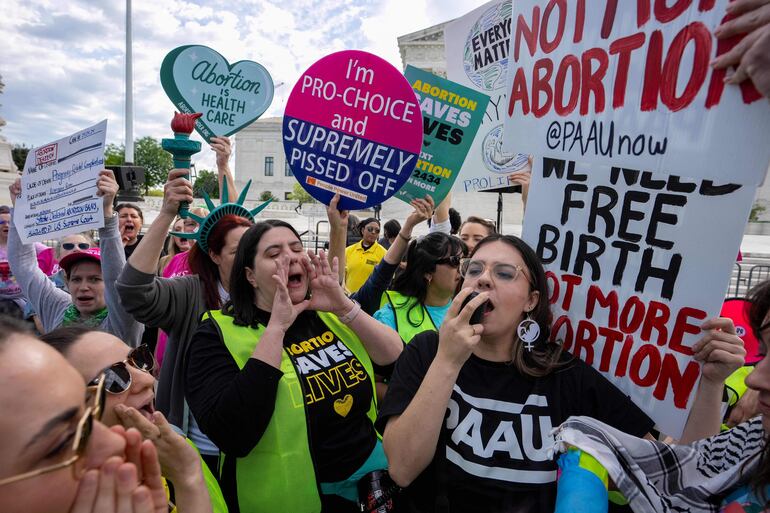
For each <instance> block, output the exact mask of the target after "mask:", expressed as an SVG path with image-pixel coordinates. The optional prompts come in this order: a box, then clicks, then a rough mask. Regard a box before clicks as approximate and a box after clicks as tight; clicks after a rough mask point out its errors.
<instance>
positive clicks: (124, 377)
mask: <svg viewBox="0 0 770 513" xmlns="http://www.w3.org/2000/svg"><path fill="white" fill-rule="evenodd" d="M126 364H128V365H131V367H134V368H135V369H139V370H141V371H144V372H147V373H149V374H152V373H153V371H154V370H155V367H156V366H157V363H156V362H155V357H154V356H153V354H152V351H150V348H149V347H148V346H147V344H142V345H141V346H139V347H137V348H136V349H132V350H131V352H130V353H128V356H126V359H125V360H123V361H122V362H116V363H113V364H112V365H110V366H109V367H106V368H105V369H104V370H103V371H102V374H103V375H104V390H105V391H107V392H108V393H110V394H122V393H123V392H125V391H126V390H128V389H129V388H130V387H131V371H129V370H128V367H126ZM98 379H99V378H94V380H92V381H91V382H90V383H89V386H92V385H94V384H95V382H96V381H97V380H98Z"/></svg>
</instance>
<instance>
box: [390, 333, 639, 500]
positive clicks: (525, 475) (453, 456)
mask: <svg viewBox="0 0 770 513" xmlns="http://www.w3.org/2000/svg"><path fill="white" fill-rule="evenodd" d="M437 349H438V333H436V332H432V331H429V332H424V333H420V334H418V335H417V336H415V338H414V339H412V342H411V343H410V344H409V345H407V346H406V349H404V352H403V353H402V354H401V357H400V358H399V359H398V362H397V363H396V368H395V371H394V373H393V376H392V378H391V381H390V386H389V388H388V392H387V394H386V396H385V399H384V400H383V403H382V406H381V408H380V417H379V419H378V421H377V426H378V428H379V429H380V431H382V430H384V427H385V425H386V424H387V420H388V418H389V417H391V416H394V415H400V414H401V413H403V412H404V410H405V409H406V408H407V406H409V403H410V402H411V400H412V398H413V397H414V395H415V394H416V393H417V389H418V388H419V386H420V384H421V383H422V380H423V377H424V376H425V374H426V372H427V370H428V367H429V366H430V364H431V362H432V361H433V359H434V357H435V356H436V351H437ZM563 361H565V362H568V363H565V365H563V366H561V367H559V368H558V369H557V370H555V371H554V372H552V373H551V374H549V375H548V376H545V377H542V378H531V377H527V376H524V375H522V374H520V373H519V372H518V371H517V370H516V369H515V368H514V367H513V366H511V365H509V364H506V363H498V362H490V361H486V360H482V359H481V358H478V357H476V356H474V355H471V357H470V358H469V359H468V361H467V362H466V363H465V365H464V366H463V368H462V369H461V371H460V374H459V376H458V378H457V381H456V382H455V385H454V390H453V391H452V395H451V397H450V400H449V404H448V406H447V416H446V418H445V420H444V425H443V428H442V433H441V435H440V439H439V448H438V449H437V450H436V456H435V457H434V460H433V462H432V463H431V464H430V466H429V467H428V468H427V469H425V471H423V472H422V474H421V475H420V476H419V477H418V478H417V479H416V480H415V481H414V482H413V483H412V484H411V485H410V487H409V488H408V490H407V492H406V495H407V498H408V500H409V501H410V503H411V504H410V507H411V510H412V511H419V512H430V511H433V510H434V505H435V500H436V495H437V494H438V493H439V490H438V489H437V483H436V481H437V469H440V468H441V467H443V468H444V472H443V473H440V475H442V476H443V479H444V480H445V481H444V482H445V485H443V486H442V487H441V488H443V489H444V490H445V493H446V494H447V498H448V499H449V503H450V511H451V513H463V512H477V511H484V512H488V513H503V512H505V513H510V512H519V511H553V508H554V501H555V498H556V471H557V465H556V462H555V461H552V460H551V458H550V457H549V454H548V452H549V450H550V449H552V447H553V437H552V436H551V435H550V432H551V430H552V428H554V427H556V426H558V425H560V424H561V423H562V422H563V421H565V420H566V419H567V418H568V417H569V416H571V415H588V416H591V417H594V418H597V419H599V420H601V421H603V422H606V423H607V424H609V425H611V426H613V427H616V428H618V429H620V430H622V431H625V432H627V433H630V434H633V435H637V436H643V435H644V434H646V433H647V432H649V431H650V429H651V428H652V426H653V421H652V420H651V419H650V418H649V417H647V415H645V414H644V413H643V412H642V411H641V410H640V409H639V408H638V407H637V406H636V405H634V404H633V403H632V402H631V400H630V399H629V398H628V397H627V396H625V395H624V394H623V393H622V392H620V390H618V389H617V388H616V387H615V386H614V385H613V384H612V383H610V382H609V381H607V380H606V379H605V378H604V377H603V376H602V375H601V374H599V373H598V372H597V371H596V370H594V369H593V368H592V367H590V366H589V365H587V364H586V363H584V362H583V361H582V360H580V359H577V358H572V356H571V355H569V354H566V353H565V355H564V357H563ZM444 458H445V459H444ZM442 460H443V461H442Z"/></svg>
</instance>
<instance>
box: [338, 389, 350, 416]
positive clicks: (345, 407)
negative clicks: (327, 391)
mask: <svg viewBox="0 0 770 513" xmlns="http://www.w3.org/2000/svg"><path fill="white" fill-rule="evenodd" d="M352 407H353V396H352V395H350V394H345V397H343V398H342V399H337V400H336V401H334V411H336V412H337V414H338V415H341V416H343V417H347V416H348V413H350V409H351V408H352Z"/></svg>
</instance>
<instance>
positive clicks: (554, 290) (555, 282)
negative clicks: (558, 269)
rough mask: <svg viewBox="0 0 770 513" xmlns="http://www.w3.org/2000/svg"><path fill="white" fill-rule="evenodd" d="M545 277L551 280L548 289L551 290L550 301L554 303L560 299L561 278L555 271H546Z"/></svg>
mask: <svg viewBox="0 0 770 513" xmlns="http://www.w3.org/2000/svg"><path fill="white" fill-rule="evenodd" d="M545 279H546V280H548V281H549V282H550V286H549V287H548V289H549V290H550V291H551V295H550V296H548V302H549V303H550V304H552V305H553V304H555V303H556V302H557V301H558V300H559V278H558V277H557V276H556V274H554V272H553V271H546V272H545Z"/></svg>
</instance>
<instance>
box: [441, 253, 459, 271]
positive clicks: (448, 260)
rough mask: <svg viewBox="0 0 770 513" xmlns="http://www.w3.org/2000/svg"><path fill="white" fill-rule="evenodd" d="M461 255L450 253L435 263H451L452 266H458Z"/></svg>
mask: <svg viewBox="0 0 770 513" xmlns="http://www.w3.org/2000/svg"><path fill="white" fill-rule="evenodd" d="M462 259H463V257H462V256H461V255H451V256H448V257H444V258H439V259H438V260H436V264H438V265H441V264H444V265H451V266H452V267H455V268H457V267H460V261H462Z"/></svg>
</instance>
